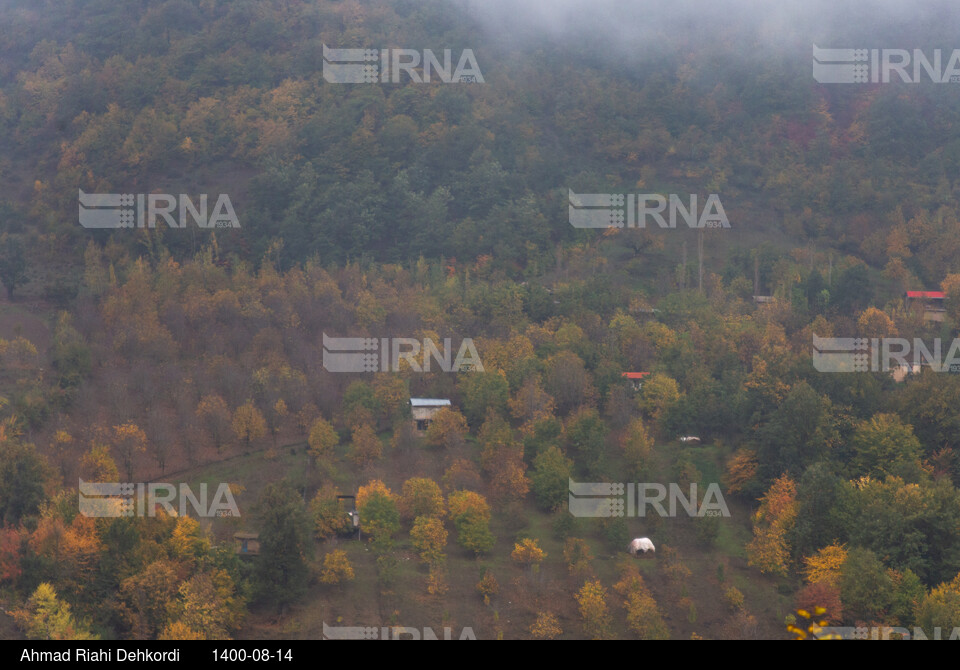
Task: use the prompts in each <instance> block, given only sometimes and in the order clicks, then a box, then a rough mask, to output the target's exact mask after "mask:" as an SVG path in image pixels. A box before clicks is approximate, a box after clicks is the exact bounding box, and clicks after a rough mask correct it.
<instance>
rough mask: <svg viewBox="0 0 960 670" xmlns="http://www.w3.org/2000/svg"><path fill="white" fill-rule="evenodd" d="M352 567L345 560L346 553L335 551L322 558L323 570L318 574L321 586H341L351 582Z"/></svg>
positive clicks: (348, 561)
mask: <svg viewBox="0 0 960 670" xmlns="http://www.w3.org/2000/svg"><path fill="white" fill-rule="evenodd" d="M353 578H354V575H353V566H351V565H350V559H349V558H347V552H345V551H343V550H342V549H335V550H333V551H331V552H330V553H329V554H327V555H326V556H324V557H323V570H322V571H321V573H320V583H321V584H334V585H337V584H342V583H343V582H352V581H353Z"/></svg>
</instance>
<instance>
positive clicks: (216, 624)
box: [171, 534, 290, 640]
mask: <svg viewBox="0 0 960 670" xmlns="http://www.w3.org/2000/svg"><path fill="white" fill-rule="evenodd" d="M260 546H261V557H263V552H262V549H263V535H262V534H261V545H260ZM286 565H290V564H289V563H287V564H286ZM275 574H279V573H275ZM244 615H245V601H244V599H243V597H242V596H240V595H239V594H238V593H237V590H236V587H235V585H234V582H233V578H232V577H230V575H229V573H227V571H226V570H221V569H219V568H213V569H212V570H209V571H205V572H199V573H197V574H195V575H193V576H192V577H190V578H189V579H188V580H186V581H185V582H183V583H182V584H181V585H180V588H179V594H178V598H177V601H176V603H175V604H174V605H173V606H172V607H171V618H172V619H173V620H175V621H179V622H181V623H182V624H183V625H184V626H185V627H186V628H187V629H189V630H191V631H194V632H196V633H199V634H200V635H202V636H203V639H205V640H229V639H230V635H231V634H232V633H233V631H234V630H236V629H237V628H238V627H239V626H240V624H241V622H242V621H243V617H244Z"/></svg>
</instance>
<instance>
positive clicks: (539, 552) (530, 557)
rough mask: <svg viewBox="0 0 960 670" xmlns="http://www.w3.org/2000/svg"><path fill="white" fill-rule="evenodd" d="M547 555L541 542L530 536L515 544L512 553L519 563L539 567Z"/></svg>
mask: <svg viewBox="0 0 960 670" xmlns="http://www.w3.org/2000/svg"><path fill="white" fill-rule="evenodd" d="M546 557H547V552H545V551H544V550H543V549H541V548H540V543H539V542H538V541H537V540H535V539H533V538H529V537H525V538H523V539H522V540H520V541H519V542H517V543H516V544H515V545H514V546H513V552H512V553H511V554H510V558H512V559H513V560H514V561H516V562H517V563H519V564H521V565H524V566H528V567H534V568H535V567H538V566H539V565H540V564H541V563H543V559H545V558H546Z"/></svg>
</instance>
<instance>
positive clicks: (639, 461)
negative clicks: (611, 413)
mask: <svg viewBox="0 0 960 670" xmlns="http://www.w3.org/2000/svg"><path fill="white" fill-rule="evenodd" d="M620 446H621V447H622V448H623V456H624V458H625V459H626V461H627V465H628V467H629V473H630V475H631V476H633V477H637V478H640V477H642V476H643V473H644V472H646V470H647V468H648V467H649V464H650V456H651V454H652V451H653V438H651V437H650V434H649V432H648V431H647V429H646V426H644V424H643V420H642V419H641V418H639V417H637V418H635V419H633V420H632V421H630V423H629V424H628V425H627V427H626V429H625V430H624V432H623V435H622V437H621V438H620Z"/></svg>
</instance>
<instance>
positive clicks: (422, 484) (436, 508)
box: [399, 477, 446, 520]
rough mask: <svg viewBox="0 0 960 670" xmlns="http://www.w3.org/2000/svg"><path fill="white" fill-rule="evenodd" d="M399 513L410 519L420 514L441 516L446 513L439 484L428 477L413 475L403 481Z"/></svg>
mask: <svg viewBox="0 0 960 670" xmlns="http://www.w3.org/2000/svg"><path fill="white" fill-rule="evenodd" d="M399 506H400V513H401V515H402V516H403V518H405V519H407V520H410V519H415V518H417V517H421V516H431V517H437V518H442V517H443V516H444V514H446V509H445V505H444V502H443V493H441V491H440V486H438V485H437V483H436V482H435V481H433V480H432V479H430V478H428V477H414V478H412V479H408V480H407V481H405V482H404V483H403V489H402V491H401V494H400V503H399Z"/></svg>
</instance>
